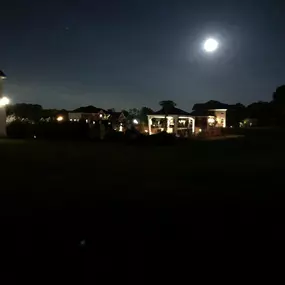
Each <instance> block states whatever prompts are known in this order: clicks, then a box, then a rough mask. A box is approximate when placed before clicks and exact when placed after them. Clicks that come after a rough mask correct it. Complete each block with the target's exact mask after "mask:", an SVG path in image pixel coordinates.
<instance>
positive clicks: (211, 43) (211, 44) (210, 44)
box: [204, 39, 219, 52]
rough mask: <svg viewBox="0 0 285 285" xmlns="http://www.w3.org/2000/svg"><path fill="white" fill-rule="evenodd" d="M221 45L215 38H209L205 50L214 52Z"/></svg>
mask: <svg viewBox="0 0 285 285" xmlns="http://www.w3.org/2000/svg"><path fill="white" fill-rule="evenodd" d="M218 47H219V43H218V42H217V41H216V40H215V39H207V40H206V41H205V43H204V50H205V51H206V52H214V51H216V50H217V48H218Z"/></svg>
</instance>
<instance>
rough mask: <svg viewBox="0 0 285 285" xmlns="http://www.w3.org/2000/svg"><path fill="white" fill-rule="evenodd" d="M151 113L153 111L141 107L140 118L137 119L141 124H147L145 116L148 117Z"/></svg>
mask: <svg viewBox="0 0 285 285" xmlns="http://www.w3.org/2000/svg"><path fill="white" fill-rule="evenodd" d="M152 113H153V110H152V109H150V108H148V107H142V108H141V110H140V116H139V119H140V121H141V122H142V123H144V124H147V123H148V122H147V115H150V114H152Z"/></svg>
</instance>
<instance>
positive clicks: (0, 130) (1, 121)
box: [0, 77, 6, 137]
mask: <svg viewBox="0 0 285 285" xmlns="http://www.w3.org/2000/svg"><path fill="white" fill-rule="evenodd" d="M2 97H3V79H2V78H1V77H0V98H2ZM0 137H6V107H5V106H0Z"/></svg>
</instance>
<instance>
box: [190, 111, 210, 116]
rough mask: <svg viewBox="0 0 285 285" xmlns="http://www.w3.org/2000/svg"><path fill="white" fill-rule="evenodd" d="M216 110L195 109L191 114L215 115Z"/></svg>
mask: <svg viewBox="0 0 285 285" xmlns="http://www.w3.org/2000/svg"><path fill="white" fill-rule="evenodd" d="M214 115H215V112H214V111H208V110H194V111H193V112H191V116H194V117H204V116H214Z"/></svg>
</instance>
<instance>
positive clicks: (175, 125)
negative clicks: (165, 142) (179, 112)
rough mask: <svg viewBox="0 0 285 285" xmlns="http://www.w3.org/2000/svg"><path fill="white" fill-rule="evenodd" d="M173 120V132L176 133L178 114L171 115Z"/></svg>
mask: <svg viewBox="0 0 285 285" xmlns="http://www.w3.org/2000/svg"><path fill="white" fill-rule="evenodd" d="M173 121H174V130H173V133H174V134H175V135H177V132H178V116H173Z"/></svg>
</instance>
